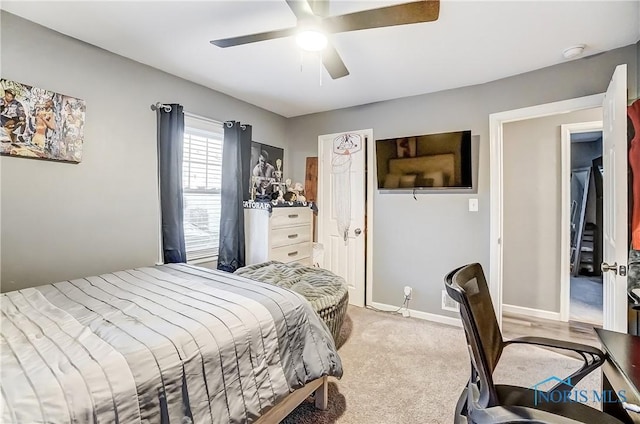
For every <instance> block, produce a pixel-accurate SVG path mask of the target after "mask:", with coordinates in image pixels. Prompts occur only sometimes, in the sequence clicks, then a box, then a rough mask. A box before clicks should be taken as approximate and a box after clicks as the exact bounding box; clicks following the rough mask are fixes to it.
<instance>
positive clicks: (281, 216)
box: [271, 208, 311, 229]
mask: <svg viewBox="0 0 640 424" xmlns="http://www.w3.org/2000/svg"><path fill="white" fill-rule="evenodd" d="M310 222H311V209H309V208H273V211H272V212H271V228H274V229H275V228H280V227H286V226H289V225H309V223H310Z"/></svg>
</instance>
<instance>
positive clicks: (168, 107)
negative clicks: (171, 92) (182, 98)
mask: <svg viewBox="0 0 640 424" xmlns="http://www.w3.org/2000/svg"><path fill="white" fill-rule="evenodd" d="M158 109H162V110H164V111H165V112H171V105H167V104H164V103H161V102H157V103H155V104H152V105H151V110H158ZM183 113H184V114H185V116H188V117H190V118H195V119H201V120H203V121H209V122H213V123H214V124H219V125H222V124H223V122H220V121H217V120H215V119H211V118H208V117H206V116H202V115H196V114H195V113H191V112H183Z"/></svg>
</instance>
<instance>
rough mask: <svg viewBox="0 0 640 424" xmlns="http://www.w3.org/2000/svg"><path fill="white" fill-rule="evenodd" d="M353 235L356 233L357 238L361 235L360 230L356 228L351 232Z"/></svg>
mask: <svg viewBox="0 0 640 424" xmlns="http://www.w3.org/2000/svg"><path fill="white" fill-rule="evenodd" d="M353 232H354V233H356V235H357V236H359V235H360V234H361V233H362V230H361V229H360V228H356V229H355V230H353Z"/></svg>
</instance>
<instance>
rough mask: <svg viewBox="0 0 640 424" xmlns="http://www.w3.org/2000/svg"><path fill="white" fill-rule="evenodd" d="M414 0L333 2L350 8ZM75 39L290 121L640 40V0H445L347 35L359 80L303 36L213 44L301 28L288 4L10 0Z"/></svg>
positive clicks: (344, 41) (344, 50)
mask: <svg viewBox="0 0 640 424" xmlns="http://www.w3.org/2000/svg"><path fill="white" fill-rule="evenodd" d="M404 2H406V1H397V0H396V1H382V0H378V1H344V0H333V1H332V2H331V10H330V14H332V15H339V14H344V13H349V12H354V11H358V10H364V9H371V8H377V7H381V6H387V5H389V4H397V3H404ZM0 4H1V6H0V7H1V8H2V9H4V10H6V11H8V12H10V13H13V14H16V15H18V16H21V17H23V18H26V19H28V20H31V21H34V22H37V23H39V24H41V25H44V26H46V27H49V28H52V29H54V30H56V31H59V32H61V33H63V34H67V35H69V36H71V37H74V38H77V39H80V40H83V41H85V42H88V43H90V44H94V45H96V46H98V47H101V48H103V49H106V50H109V51H111V52H114V53H117V54H119V55H122V56H125V57H128V58H131V59H133V60H136V61H138V62H141V63H144V64H147V65H150V66H153V67H154V68H158V69H161V70H163V71H166V72H168V73H171V74H174V75H177V76H180V77H182V78H185V79H187V80H190V81H194V82H196V83H199V84H201V85H204V86H207V87H210V88H212V89H214V90H217V91H221V92H223V93H226V94H229V95H231V96H233V97H236V98H238V99H241V100H244V101H246V102H248V103H252V104H254V105H257V106H260V107H262V108H264V109H267V110H270V111H273V112H275V113H278V114H280V115H283V116H285V117H292V116H298V115H304V114H308V113H313V112H320V111H325V110H332V109H339V108H343V107H349V106H355V105H360V104H366V103H372V102H377V101H382V100H388V99H394V98H399V97H406V96H412V95H417V94H423V93H430V92H435V91H441V90H446V89H451V88H456V87H461V86H467V85H472V84H478V83H483V82H487V81H492V80H495V79H499V78H503V77H507V76H510V75H515V74H520V73H523V72H527V71H531V70H534V69H539V68H543V67H546V66H550V65H554V64H557V63H561V62H563V61H566V60H567V59H564V58H563V56H562V51H563V50H564V49H565V48H567V47H569V46H573V45H576V44H586V46H587V47H586V50H585V52H584V55H585V56H587V55H593V54H597V53H600V52H603V51H606V50H610V49H613V48H617V47H622V46H625V45H629V44H632V43H635V42H637V41H638V40H639V39H640V0H633V1H613V0H609V1H577V0H573V1H563V2H561V1H532V2H525V1H518V0H511V1H492V2H490V1H478V0H476V1H456V0H442V1H441V5H440V17H439V19H438V20H437V21H435V22H429V23H422V24H413V25H404V26H396V27H389V28H378V29H369V30H363V31H357V32H348V33H342V34H335V35H333V36H332V37H331V42H332V43H333V45H334V46H335V47H336V49H337V50H338V52H339V53H340V55H341V57H342V59H343V61H344V63H345V64H346V65H347V67H348V68H349V71H350V72H351V75H349V76H347V77H345V78H342V79H338V80H331V78H330V77H329V75H328V74H327V73H326V71H325V70H324V69H323V68H321V65H320V62H319V59H318V58H317V57H315V56H313V55H311V54H309V53H307V54H305V55H303V54H302V53H301V52H300V50H299V49H298V48H297V46H296V44H295V40H294V39H293V38H284V39H279V40H270V41H264V42H260V43H254V44H248V45H244V46H238V47H231V48H227V49H221V48H219V47H216V46H213V45H212V44H210V43H209V41H210V40H213V39H218V38H227V37H232V36H237V35H246V34H250V33H255V32H261V31H268V30H273V29H281V28H288V27H292V26H295V24H296V19H295V17H294V15H293V13H292V12H291V10H290V9H289V8H288V6H287V4H286V3H285V1H284V0H259V1H243V0H235V1H194V2H187V1H137V2H134V1H70V2H58V1H42V2H34V1H10V0H9V1H7V0H4V1H2V2H1V3H0Z"/></svg>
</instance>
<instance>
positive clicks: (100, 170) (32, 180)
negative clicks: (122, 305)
mask: <svg viewBox="0 0 640 424" xmlns="http://www.w3.org/2000/svg"><path fill="white" fill-rule="evenodd" d="M0 19H1V27H2V29H1V31H2V32H1V37H2V38H1V42H2V44H1V49H0V50H1V52H2V56H1V60H2V62H1V64H2V77H3V78H6V79H11V80H16V81H19V82H22V83H25V84H30V85H34V86H38V87H42V88H46V89H49V90H52V91H56V92H59V93H63V94H68V95H71V96H74V97H78V98H81V99H84V100H85V101H86V104H87V114H86V122H85V142H84V152H83V159H82V162H81V163H80V164H77V165H73V164H65V163H56V162H46V161H38V160H30V159H22V158H10V157H2V158H0V167H1V170H0V179H1V185H0V190H1V199H2V200H1V208H2V212H1V217H2V221H1V224H2V225H1V233H0V237H1V243H0V245H1V257H2V262H1V274H0V281H1V282H2V287H1V288H2V290H3V291H7V290H13V289H19V288H23V287H28V286H33V285H40V284H45V283H51V282H56V281H60V280H64V279H69V278H75V277H83V276H86V275H93V274H97V273H101V272H107V271H113V270H114V269H125V268H130V267H136V266H144V265H153V264H154V263H155V262H156V260H157V258H158V220H159V216H158V194H157V182H156V180H157V177H156V175H157V171H156V118H155V112H152V111H151V110H150V109H149V106H150V105H151V104H152V103H155V102H157V101H163V102H171V103H173V102H175V103H181V104H182V105H184V107H185V110H186V111H189V112H191V113H195V114H198V115H202V116H207V117H210V118H213V119H216V120H219V121H224V120H229V119H235V120H241V121H243V122H246V123H249V124H252V125H253V136H254V139H255V140H259V141H261V142H264V143H267V144H273V145H278V146H280V147H286V146H284V145H282V144H279V143H282V140H286V139H287V137H286V136H285V134H286V119H285V118H283V117H281V116H279V115H276V114H273V113H271V112H267V111H265V110H263V109H260V108H257V107H255V106H252V105H249V104H247V103H244V102H241V101H239V100H237V99H234V98H232V97H229V96H226V95H223V94H220V93H218V92H215V91H212V90H210V89H207V88H204V87H202V86H199V85H196V84H193V83H191V82H188V81H185V80H182V79H179V78H176V77H174V76H171V75H169V74H166V73H163V72H160V71H158V70H155V69H153V68H151V67H148V66H145V65H142V64H140V63H137V62H134V61H131V60H128V59H125V58H123V57H120V56H117V55H114V54H112V53H109V52H107V51H105V50H101V49H98V48H96V47H94V46H91V45H89V44H86V43H83V42H80V41H77V40H75V39H72V38H69V37H66V36H64V35H61V34H59V33H56V32H53V31H51V30H48V29H46V28H44V27H41V26H39V25H35V24H33V23H31V22H29V21H26V20H23V19H21V18H19V17H17V16H15V15H11V14H8V13H6V12H2V13H1V15H0ZM288 150H289V149H285V151H288ZM287 162H288V160H287V159H286V158H285V165H286V164H287ZM285 171H286V169H285Z"/></svg>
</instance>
